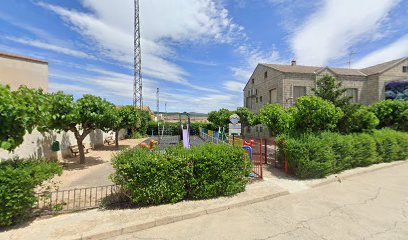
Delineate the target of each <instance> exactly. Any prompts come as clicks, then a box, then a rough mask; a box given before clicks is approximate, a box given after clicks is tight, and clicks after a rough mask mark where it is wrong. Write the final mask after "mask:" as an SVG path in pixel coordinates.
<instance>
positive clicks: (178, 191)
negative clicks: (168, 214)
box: [112, 148, 192, 205]
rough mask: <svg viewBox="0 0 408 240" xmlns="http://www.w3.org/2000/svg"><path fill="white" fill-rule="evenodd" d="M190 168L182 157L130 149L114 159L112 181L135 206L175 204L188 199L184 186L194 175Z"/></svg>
mask: <svg viewBox="0 0 408 240" xmlns="http://www.w3.org/2000/svg"><path fill="white" fill-rule="evenodd" d="M188 166H189V164H188V159H187V158H185V157H183V156H182V155H181V154H180V155H175V154H174V155H169V154H163V153H160V152H150V151H148V150H146V149H142V148H135V149H129V150H124V151H122V152H121V153H119V154H118V155H116V156H115V157H114V159H113V167H114V168H115V169H116V174H115V175H114V176H113V178H112V180H113V181H114V182H115V183H116V184H119V185H121V186H122V188H123V189H124V190H125V192H126V193H127V194H128V196H129V197H130V198H131V199H132V201H133V203H135V204H140V205H150V204H160V203H175V202H178V201H180V200H182V199H184V198H185V197H186V196H187V192H186V187H185V185H186V182H187V179H190V178H191V175H192V169H190V168H189V167H188Z"/></svg>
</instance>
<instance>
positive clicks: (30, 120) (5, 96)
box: [0, 85, 48, 151]
mask: <svg viewBox="0 0 408 240" xmlns="http://www.w3.org/2000/svg"><path fill="white" fill-rule="evenodd" d="M47 98H48V95H47V94H44V93H43V91H42V90H41V89H40V90H36V89H29V88H27V87H20V88H19V89H18V90H17V91H11V90H10V88H9V87H8V86H6V87H5V86H1V85H0V122H1V127H0V148H3V149H5V150H8V151H12V150H14V149H15V148H16V147H18V146H19V145H20V144H22V143H23V137H24V135H25V134H26V132H29V133H31V132H32V131H33V129H35V128H36V127H38V126H39V125H42V124H41V122H42V121H43V119H45V118H46V115H47V114H48V110H47V106H48V105H47V103H48V101H47Z"/></svg>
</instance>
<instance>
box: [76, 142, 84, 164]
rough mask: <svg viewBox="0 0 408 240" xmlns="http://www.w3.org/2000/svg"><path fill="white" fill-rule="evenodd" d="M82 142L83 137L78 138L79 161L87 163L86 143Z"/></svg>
mask: <svg viewBox="0 0 408 240" xmlns="http://www.w3.org/2000/svg"><path fill="white" fill-rule="evenodd" d="M82 142H83V139H82V138H77V144H78V150H79V163H80V164H85V151H84V145H83V143H82Z"/></svg>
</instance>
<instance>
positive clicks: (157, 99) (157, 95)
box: [156, 88, 160, 114]
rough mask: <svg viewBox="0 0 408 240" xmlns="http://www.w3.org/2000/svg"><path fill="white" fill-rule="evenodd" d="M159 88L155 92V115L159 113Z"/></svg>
mask: <svg viewBox="0 0 408 240" xmlns="http://www.w3.org/2000/svg"><path fill="white" fill-rule="evenodd" d="M159 91H160V90H159V88H157V90H156V107H157V114H159V113H160V92H159Z"/></svg>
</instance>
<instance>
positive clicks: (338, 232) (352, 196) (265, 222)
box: [114, 164, 408, 240]
mask: <svg viewBox="0 0 408 240" xmlns="http://www.w3.org/2000/svg"><path fill="white" fill-rule="evenodd" d="M114 239H116V240H123V239H234V240H235V239H302V240H306V239H313V240H315V239H324V240H328V239H339V240H346V239H367V240H368V239H392V240H396V239H404V240H406V239H408V164H404V165H400V166H396V167H391V168H386V169H382V170H378V171H375V172H371V173H366V174H362V175H359V176H354V177H352V178H348V179H345V180H344V179H343V180H341V182H335V183H331V184H328V185H324V186H321V187H317V188H313V189H308V190H305V191H302V192H298V193H294V194H290V195H287V196H284V197H280V198H276V199H271V200H269V201H264V202H261V203H257V204H252V205H248V206H245V207H241V208H236V209H232V210H228V211H224V212H219V213H216V214H212V215H205V216H201V217H199V218H195V219H190V220H186V221H182V222H177V223H173V224H169V225H164V226H160V227H156V228H152V229H148V230H144V231H141V232H136V233H133V234H129V235H122V236H120V237H117V238H114Z"/></svg>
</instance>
